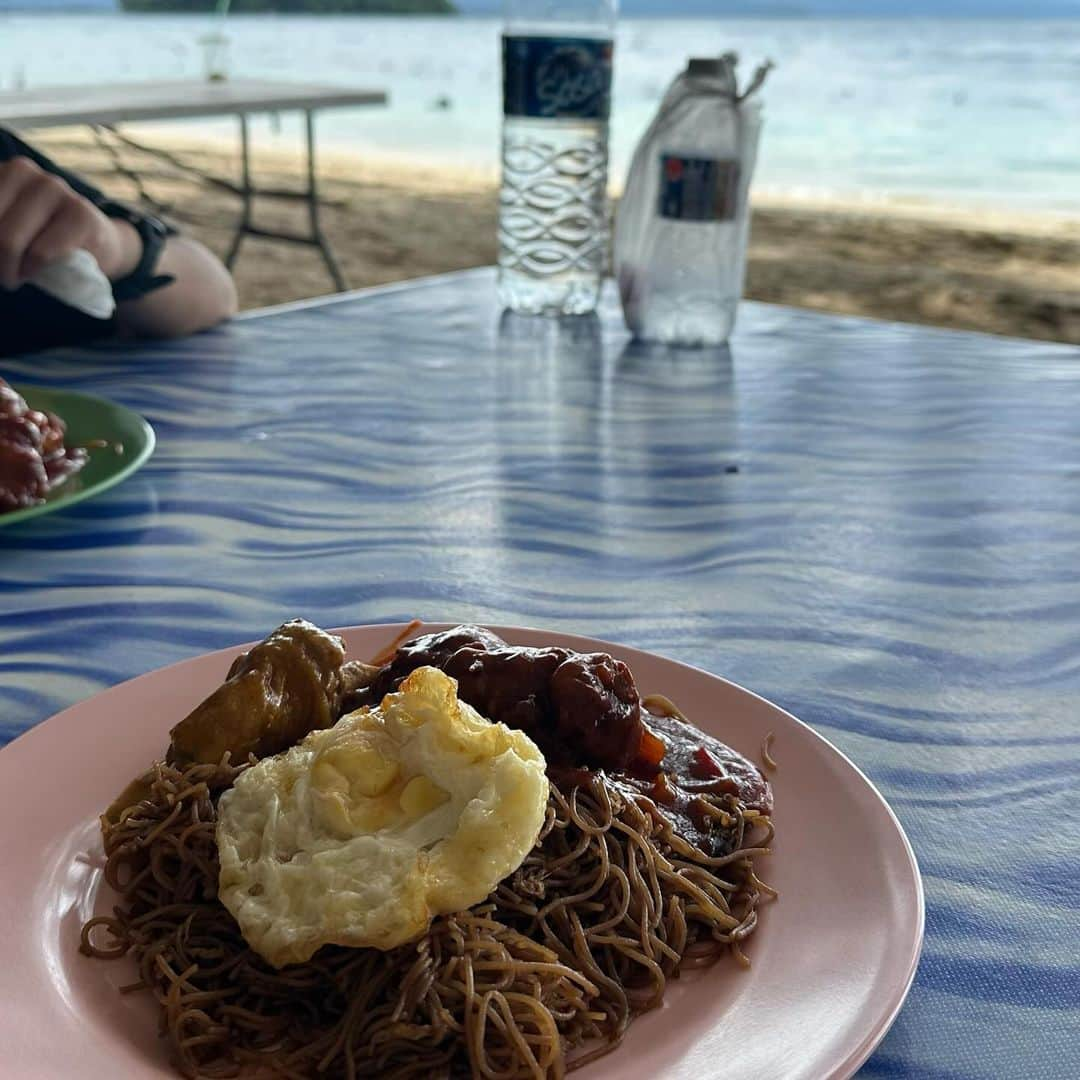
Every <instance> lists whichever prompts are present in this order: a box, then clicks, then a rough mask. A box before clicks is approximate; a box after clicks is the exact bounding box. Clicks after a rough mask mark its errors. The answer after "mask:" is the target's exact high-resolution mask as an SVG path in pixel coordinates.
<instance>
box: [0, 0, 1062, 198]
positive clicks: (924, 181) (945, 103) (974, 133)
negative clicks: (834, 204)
mask: <svg viewBox="0 0 1080 1080" xmlns="http://www.w3.org/2000/svg"><path fill="white" fill-rule="evenodd" d="M208 6H209V5H208ZM214 27H215V21H214V19H213V17H212V16H210V15H207V16H206V17H202V16H144V15H121V14H93V15H59V14H58V15H23V14H7V15H4V14H0V92H2V91H3V90H6V89H11V88H14V87H17V86H29V87H34V86H44V85H47V84H56V83H85V82H101V81H106V80H108V81H117V80H138V79H146V78H180V77H194V78H199V77H201V76H202V71H203V50H202V47H201V46H200V43H199V39H200V38H201V37H202V36H203V35H205V34H206V33H207V32H209V31H211V30H213V29H214ZM226 32H227V34H228V37H229V39H230V44H229V56H230V62H229V63H230V66H229V70H230V71H231V72H232V73H233V74H236V75H262V76H275V77H287V78H290V79H297V80H311V81H323V82H330V83H341V84H347V85H359V86H373V87H381V88H385V89H386V90H388V91H389V93H390V95H391V107H390V108H389V109H386V110H356V111H351V112H343V113H335V114H327V115H326V116H324V117H323V118H322V119H321V120H320V132H321V134H322V138H323V139H324V140H325V141H326V142H327V143H333V144H336V145H338V146H341V147H343V148H351V149H354V150H356V151H358V152H362V153H386V152H396V153H400V154H403V155H407V156H412V157H421V158H430V159H434V160H438V161H448V162H453V163H458V164H467V165H474V166H480V167H490V168H492V169H494V167H495V165H496V161H497V154H498V135H499V108H500V76H499V46H498V38H499V24H498V22H497V21H495V20H488V19H479V18H477V19H473V18H455V19H419V18H411V19H389V18H386V19H384V18H357V17H352V18H349V17H284V16H247V17H234V18H231V19H229V20H228V23H227V24H226ZM731 49H733V50H736V51H737V52H739V53H740V55H741V56H742V57H743V63H744V66H745V67H746V68H747V69H748V70H747V73H749V69H750V68H751V67H752V66H753V64H755V63H757V62H758V61H759V60H761V59H763V58H765V57H770V58H772V59H773V60H775V61H776V63H777V65H778V67H777V70H776V71H775V72H774V74H773V76H772V77H771V78H770V81H769V83H768V85H767V87H766V101H767V116H768V119H767V127H766V130H765V137H764V141H763V145H762V156H761V162H760V166H759V168H760V171H759V174H758V182H759V183H760V184H761V185H762V186H763V187H767V188H770V189H773V190H783V191H786V192H789V193H794V194H802V195H807V196H817V195H841V196H849V195H852V194H857V195H860V196H865V197H871V198H873V197H877V196H882V195H887V196H905V197H915V198H922V197H925V198H932V199H943V200H947V201H950V202H962V203H968V202H973V201H983V202H987V203H996V204H1005V205H1009V206H1016V207H1025V208H1030V209H1057V210H1071V211H1075V210H1080V19H1078V20H1070V19H1058V20H1047V21H1040V20H1025V19H1017V20H987V21H982V20H973V19H958V20H936V19H895V20H892V19H866V20H850V19H815V20H799V19H738V18H732V19H714V20H709V21H701V20H677V19H665V20H646V19H627V20H624V21H623V22H622V23H621V25H620V28H619V32H618V41H617V48H616V76H615V97H614V107H613V117H612V123H613V127H612V157H613V171H614V174H615V176H616V177H619V176H621V174H622V173H623V171H624V170H625V167H626V163H627V161H628V160H629V156H630V153H631V152H632V150H633V146H634V143H635V142H636V140H637V138H638V137H639V136H640V134H641V132H642V130H643V129H644V127H645V125H646V124H647V123H648V121H649V118H650V117H651V115H652V113H653V111H654V109H655V107H656V104H657V102H658V100H659V98H660V95H661V94H662V93H663V91H664V88H665V87H666V85H667V84H668V83H669V82H670V80H671V79H672V78H673V77H674V75H675V73H676V72H677V71H678V69H679V68H680V67H681V66H682V65H683V64H684V62H685V60H686V58H687V57H688V56H690V55H692V54H697V55H701V54H709V53H717V52H721V51H726V50H731ZM439 103H441V104H442V107H439ZM204 126H208V127H209V126H212V127H213V128H214V129H215V130H219V129H221V122H216V123H214V124H213V125H204ZM221 130H228V128H227V127H226V128H225V129H221ZM256 130H257V133H258V138H259V139H260V140H263V141H267V142H269V141H273V142H275V143H279V144H286V143H287V142H289V141H291V140H292V139H294V138H295V137H296V135H297V133H298V130H299V129H298V125H297V123H296V121H295V120H292V119H290V118H285V119H284V121H283V122H282V124H281V125H280V126H272V125H271V122H270V121H269V120H263V121H260V122H259V124H258V125H257V129H256Z"/></svg>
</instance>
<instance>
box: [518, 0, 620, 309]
mask: <svg viewBox="0 0 1080 1080" xmlns="http://www.w3.org/2000/svg"><path fill="white" fill-rule="evenodd" d="M617 6H618V0H507V2H506V28H505V32H504V34H503V139H502V192H501V195H500V205H499V298H500V300H501V301H502V303H503V305H504V306H505V307H507V308H509V309H511V310H512V311H516V312H520V313H528V314H546V315H583V314H587V313H588V312H590V311H592V310H593V309H594V308H595V307H596V301H597V298H598V296H599V293H600V284H601V281H602V280H603V276H604V271H605V267H606V264H607V254H608V241H609V232H610V230H609V225H608V207H607V173H608V116H609V113H610V111H611V64H612V52H613V40H612V36H613V34H614V29H615V15H616V9H617Z"/></svg>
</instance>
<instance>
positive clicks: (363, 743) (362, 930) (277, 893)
mask: <svg viewBox="0 0 1080 1080" xmlns="http://www.w3.org/2000/svg"><path fill="white" fill-rule="evenodd" d="M547 799H548V782H547V777H546V775H545V762H544V758H543V755H542V754H541V753H540V751H539V750H538V749H537V748H536V745H535V744H534V743H533V742H532V740H531V739H529V737H528V736H527V735H525V734H524V733H523V732H520V731H515V730H513V729H511V728H508V727H506V726H505V725H504V724H493V723H491V721H489V720H486V719H485V718H484V717H482V716H481V715H480V714H479V713H478V712H477V711H476V710H475V709H473V708H472V707H471V706H469V705H467V704H465V703H464V702H461V701H459V700H458V697H457V683H456V682H455V681H454V680H453V679H451V678H450V677H449V676H447V675H445V674H443V673H442V672H441V671H438V670H436V669H435V668H431V667H424V668H419V669H418V670H416V671H414V672H413V673H412V674H411V675H410V676H409V677H408V678H407V679H406V680H405V681H404V682H403V683H402V684H401V688H400V690H399V692H397V693H394V694H388V695H387V696H386V697H385V698H384V699H383V701H382V703H381V705H379V706H378V707H377V708H363V709H359V710H357V711H356V712H353V713H350V714H349V715H347V716H344V717H342V718H341V719H340V720H339V721H338V722H337V723H336V724H335V725H334V726H333V727H332V728H327V729H326V730H322V731H315V732H312V733H311V734H310V735H308V736H307V737H306V738H305V739H304V740H303V741H302V742H300V743H298V744H297V745H296V746H293V747H292V748H290V749H289V750H287V751H285V752H284V753H282V754H278V755H276V756H275V757H270V758H264V759H263V760H262V761H260V762H259V763H258V764H256V765H253V766H252V767H251V768H250V769H248V770H247V771H246V772H244V773H242V774H241V775H240V776H239V777H238V778H237V780H236V782H235V784H234V785H233V787H232V788H230V789H229V790H228V791H226V792H225V793H224V794H223V795H222V796H221V799H220V802H219V805H218V824H217V844H218V852H219V856H220V862H221V871H220V876H219V880H218V895H219V897H220V899H221V902H222V903H223V904H224V905H225V907H226V908H228V909H229V911H230V912H231V913H232V915H233V917H234V918H235V919H236V921H237V923H239V925H240V929H241V931H242V933H243V935H244V939H245V940H246V941H247V943H248V944H249V945H250V946H251V947H252V949H254V950H255V951H256V952H257V953H258V954H259V955H260V956H262V957H263V958H264V959H265V960H267V961H268V962H269V963H270V964H272V965H273V966H274V967H283V966H285V965H286V964H296V963H302V962H303V961H305V960H308V959H310V957H311V956H312V955H313V954H314V953H315V951H316V950H317V949H319V948H321V947H322V946H323V945H328V944H335V945H348V946H354V947H361V946H372V947H374V948H377V949H392V948H394V947H396V946H398V945H401V944H404V943H405V942H407V941H411V940H413V939H415V938H417V937H419V936H420V935H421V934H423V932H424V931H425V930H426V929H427V927H428V926H429V925H430V923H431V920H432V919H433V918H434V917H435V916H436V915H440V914H448V913H450V912H454V911H461V910H463V909H465V908H468V907H471V906H472V905H473V904H477V903H479V902H480V901H481V900H483V899H484V898H485V897H486V896H487V895H488V894H489V893H490V892H491V891H492V889H494V888H495V886H496V885H498V883H499V882H500V881H502V879H503V878H505V877H506V876H507V875H509V874H511V873H513V872H514V870H516V869H517V868H518V867H519V866H520V865H521V863H522V862H523V860H524V859H525V856H526V855H527V854H528V853H529V851H530V850H531V849H532V847H533V846H534V844H535V843H536V840H537V837H538V835H539V832H540V828H541V826H542V824H543V822H544V816H545V813H546V810H547Z"/></svg>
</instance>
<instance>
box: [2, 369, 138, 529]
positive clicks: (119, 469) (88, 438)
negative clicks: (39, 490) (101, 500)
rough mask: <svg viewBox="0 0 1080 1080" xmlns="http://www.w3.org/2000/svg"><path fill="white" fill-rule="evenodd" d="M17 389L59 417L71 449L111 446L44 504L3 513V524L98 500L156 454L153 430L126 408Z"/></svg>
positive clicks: (86, 397) (94, 453)
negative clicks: (88, 445)
mask: <svg viewBox="0 0 1080 1080" xmlns="http://www.w3.org/2000/svg"><path fill="white" fill-rule="evenodd" d="M15 389H16V390H17V391H18V392H19V393H20V394H22V396H23V397H24V398H26V403H27V404H28V405H29V406H30V407H31V408H32V409H40V410H42V411H43V412H52V413H56V415H57V416H59V417H60V419H61V420H63V421H64V423H65V424H66V425H67V435H66V437H65V441H66V442H67V444H68V446H80V445H86V444H89V443H94V442H96V441H104V442H105V443H106V444H107V445H106V446H104V447H101V448H99V449H91V450H90V451H89V454H90V460H89V461H87V463H86V464H85V465H84V466H83V468H82V470H81V471H80V472H77V473H76V474H75V475H74V476H71V477H69V478H68V479H67V480H65V481H64V483H62V484H61V485H60V486H59V487H57V488H54V489H53V490H52V491H51V492H49V494H48V496H47V497H46V499H45V501H44V502H41V503H38V504H37V505H36V506H27V507H26V508H25V509H22V510H9V511H8V512H7V513H0V525H14V524H15V522H17V521H26V520H28V519H29V518H34V517H38V516H40V515H41V514H50V513H52V512H53V511H54V510H63V509H66V508H67V507H69V506H74V505H75V503H80V502H82V501H83V499H89V498H90V497H91V496H93V495H100V494H101V492H103V491H108V490H109V488H111V487H113V486H114V485H115V484H119V483H120V481H121V480H123V479H124V478H125V477H128V476H130V475H131V474H132V473H133V472H134V471H135V470H136V469H138V468H139V467H140V466H141V465H142V464H143V462H145V461H146V459H147V458H148V457H149V456H150V455H151V454H152V453H153V452H154V442H155V439H154V429H153V428H152V427H151V426H150V425H149V424H148V423H147V422H146V421H145V420H144V419H143V418H142V417H141V416H140V415H139V414H138V413H135V412H132V411H131V410H130V409H125V408H124V406H123V405H117V404H116V403H115V402H112V401H106V400H105V398H99V397H94V396H93V395H91V394H79V393H76V392H75V391H74V390H51V389H47V388H45V387H43V386H23V387H15Z"/></svg>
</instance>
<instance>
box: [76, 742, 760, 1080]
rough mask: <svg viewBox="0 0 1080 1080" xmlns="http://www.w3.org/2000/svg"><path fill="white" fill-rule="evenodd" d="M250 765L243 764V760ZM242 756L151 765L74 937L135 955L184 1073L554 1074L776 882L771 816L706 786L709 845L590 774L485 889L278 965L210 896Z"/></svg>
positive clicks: (727, 938) (650, 997) (607, 1042)
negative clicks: (105, 902) (724, 843)
mask: <svg viewBox="0 0 1080 1080" xmlns="http://www.w3.org/2000/svg"><path fill="white" fill-rule="evenodd" d="M253 760H254V759H252V761H253ZM250 764H251V762H249V763H247V764H245V765H241V766H233V765H231V764H229V762H228V760H227V758H226V760H225V761H223V762H222V763H221V764H219V765H193V766H189V767H187V768H186V769H180V768H177V767H174V766H171V765H166V764H164V763H160V764H157V765H156V766H155V767H154V774H153V779H152V782H151V784H150V786H149V795H148V797H145V798H143V799H141V800H140V801H138V802H136V803H134V804H132V805H130V806H128V807H126V808H125V809H124V810H123V811H122V812H121V813H120V814H119V815H118V816H117V818H115V819H114V820H113V821H112V822H109V821H103V831H104V838H105V851H106V856H107V863H106V867H105V879H106V881H107V882H108V884H109V885H110V886H111V887H112V888H113V889H114V890H115V891H116V892H117V893H119V894H120V897H121V902H120V903H119V905H118V906H117V907H116V908H115V909H114V913H113V914H112V915H110V916H102V917H98V918H93V919H91V920H89V921H88V922H87V923H86V925H85V926H84V927H83V931H82V945H81V948H82V951H83V952H85V953H86V954H88V955H90V956H95V957H99V958H105V959H107V958H115V957H119V956H123V955H126V954H128V953H130V954H131V955H132V956H133V957H134V959H135V960H136V962H137V964H138V969H139V976H140V978H139V981H138V982H137V983H134V984H132V985H131V986H129V987H126V988H125V990H126V991H147V990H148V991H150V992H152V993H153V995H154V996H155V998H156V999H157V1002H158V1005H159V1007H160V1025H161V1032H162V1034H163V1035H164V1036H165V1037H166V1038H167V1040H168V1043H169V1045H170V1047H171V1050H172V1053H173V1056H174V1059H175V1061H176V1064H177V1066H178V1067H179V1068H180V1070H181V1071H182V1072H183V1073H184V1074H185V1075H186V1076H189V1077H208V1078H209V1077H214V1078H217V1077H234V1076H243V1075H249V1074H257V1075H269V1076H276V1077H290V1078H294V1077H295V1078H299V1077H311V1076H318V1077H322V1076H326V1077H345V1078H349V1080H351V1078H354V1077H358V1076H367V1075H373V1074H374V1075H378V1076H380V1077H387V1078H405V1077H432V1076H447V1077H449V1076H459V1075H461V1076H468V1075H472V1076H479V1077H484V1078H486V1080H516V1078H518V1077H537V1078H541V1077H559V1076H562V1075H563V1074H564V1073H565V1072H566V1071H568V1070H570V1069H573V1068H576V1067H578V1066H580V1065H582V1064H584V1063H586V1062H588V1061H591V1060H593V1059H594V1058H596V1057H598V1056H600V1055H601V1054H604V1053H606V1052H608V1051H609V1050H611V1049H613V1048H614V1047H615V1046H617V1045H618V1043H619V1042H620V1040H621V1039H622V1037H623V1034H624V1033H625V1031H626V1029H627V1026H628V1024H629V1023H630V1021H631V1020H632V1019H633V1017H634V1016H635V1015H637V1014H639V1013H641V1012H643V1011H645V1010H647V1009H650V1008H653V1007H655V1006H656V1005H658V1004H659V1003H660V1002H661V1000H662V998H663V996H664V991H665V988H666V986H667V984H668V981H669V980H671V979H673V978H676V977H677V976H678V975H679V972H680V971H681V970H682V969H684V968H687V967H690V966H697V965H701V964H705V963H709V962H712V961H713V960H715V959H716V958H717V957H719V956H721V955H722V954H725V953H728V952H730V953H732V954H733V955H734V956H735V958H736V959H740V960H745V956H744V954H743V952H742V949H741V945H742V943H743V942H744V941H745V940H746V938H747V937H749V935H750V934H752V933H753V931H754V928H755V926H756V925H757V913H758V906H759V903H760V902H761V900H762V899H763V898H764V897H767V896H769V895H774V893H773V891H772V890H771V889H769V888H768V886H766V885H764V884H762V882H760V881H759V880H758V878H757V876H756V874H755V873H754V867H753V860H754V858H755V857H756V856H758V855H761V854H765V853H767V848H766V845H767V844H768V842H769V840H770V838H771V836H772V827H771V824H770V823H769V819H768V818H767V817H765V816H763V815H759V814H757V812H756V811H752V810H746V809H745V808H743V807H742V806H741V804H740V803H739V802H738V800H737V799H736V798H735V797H734V796H723V797H716V799H715V804H716V810H717V814H718V817H719V815H720V814H721V813H722V815H723V820H724V821H725V822H728V823H730V824H729V825H727V826H725V827H730V828H731V829H732V830H734V844H733V847H734V849H735V850H733V851H732V853H731V854H728V855H724V856H720V857H708V856H706V855H705V854H704V853H702V852H701V851H698V850H696V849H695V848H693V847H691V846H690V845H689V844H687V843H686V842H685V841H683V840H682V839H681V838H680V837H679V836H678V835H676V834H675V833H674V832H673V831H672V829H671V827H670V825H668V824H667V823H666V822H665V821H664V819H663V818H662V817H661V816H660V815H659V814H658V813H656V812H655V807H653V806H652V804H651V803H650V802H649V800H648V799H645V798H644V797H637V796H634V795H632V794H630V793H628V792H626V791H624V790H622V789H620V788H619V786H618V784H617V782H616V781H615V780H614V779H612V778H609V777H605V775H604V774H602V773H597V774H582V775H581V776H578V777H577V778H576V780H575V784H574V786H569V784H564V787H565V790H561V789H560V788H558V787H556V785H555V784H554V783H553V784H552V785H551V793H550V798H549V803H548V808H547V816H546V820H545V823H544V826H543V828H542V830H541V834H540V838H539V840H538V842H537V845H536V847H535V848H534V849H533V851H532V852H531V853H530V854H529V856H528V857H527V858H526V859H525V861H524V863H523V864H522V865H521V866H520V867H519V869H518V870H517V871H515V872H514V873H513V874H512V875H510V876H509V877H508V878H507V879H505V880H504V881H503V882H502V883H501V884H500V885H499V886H498V887H497V889H496V890H495V891H494V892H493V893H492V894H491V895H490V896H489V897H488V898H487V900H486V901H485V902H484V903H482V904H479V905H477V906H476V907H473V908H471V909H470V910H468V911H465V912H461V913H458V914H454V915H448V916H439V917H438V918H436V919H435V920H434V921H433V922H432V924H431V926H430V927H429V929H428V931H427V933H426V934H425V935H424V936H423V937H422V938H421V939H420V940H419V941H417V942H415V943H411V944H409V945H406V946H402V947H400V948H397V949H394V950H392V951H389V952H382V951H379V950H377V949H351V948H343V947H337V946H329V947H326V948H324V949H322V950H320V952H318V953H317V954H316V955H315V956H314V957H313V958H312V959H311V960H310V961H308V962H307V963H303V964H297V965H294V966H290V967H286V968H284V969H281V970H275V969H274V968H272V967H271V966H269V965H268V964H266V963H265V962H264V961H263V960H262V959H261V958H260V957H259V956H258V955H257V954H255V953H254V952H253V951H252V950H251V949H250V948H249V947H248V946H247V945H246V943H245V942H244V939H243V937H242V936H241V933H240V930H239V928H238V926H237V924H236V923H235V921H234V920H233V918H232V916H231V915H230V914H229V912H228V911H227V910H226V909H225V908H224V907H223V906H222V905H221V903H220V902H219V901H218V899H217V882H218V861H217V848H216V844H215V836H214V832H215V824H216V803H217V799H218V797H219V796H220V794H221V792H222V791H224V790H225V789H226V788H227V787H228V786H229V785H231V784H232V782H233V780H234V779H235V777H236V776H237V775H239V773H240V772H241V771H243V769H244V768H247V767H248V765H250Z"/></svg>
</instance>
